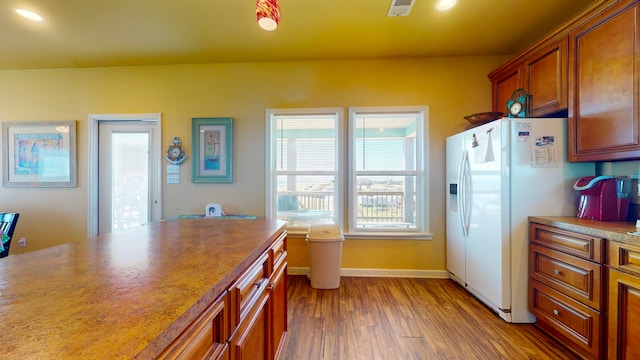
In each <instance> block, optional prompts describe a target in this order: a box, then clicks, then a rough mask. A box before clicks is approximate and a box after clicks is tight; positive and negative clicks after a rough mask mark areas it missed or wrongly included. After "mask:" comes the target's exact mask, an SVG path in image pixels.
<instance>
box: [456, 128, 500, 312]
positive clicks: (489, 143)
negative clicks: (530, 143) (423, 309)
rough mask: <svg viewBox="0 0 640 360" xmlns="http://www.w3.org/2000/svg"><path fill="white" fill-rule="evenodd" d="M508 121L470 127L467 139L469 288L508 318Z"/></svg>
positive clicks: (467, 276)
mask: <svg viewBox="0 0 640 360" xmlns="http://www.w3.org/2000/svg"><path fill="white" fill-rule="evenodd" d="M505 122H506V121H494V122H491V123H488V124H485V125H482V126H479V127H476V128H473V129H471V130H470V131H468V132H466V134H467V139H466V141H465V143H466V145H467V151H468V153H469V167H470V176H471V188H472V189H471V195H470V197H471V214H470V223H469V236H468V237H467V243H466V254H467V256H466V283H467V287H468V290H469V291H470V292H472V293H473V294H474V295H476V296H477V297H478V298H480V299H481V300H483V301H484V302H485V303H486V304H487V305H488V306H490V307H491V308H493V309H494V310H495V311H496V312H498V314H499V315H500V316H502V317H503V318H505V319H506V317H508V311H509V310H510V307H511V302H510V301H511V299H510V256H509V253H510V244H509V230H508V229H509V215H508V214H509V208H508V204H509V201H508V200H509V199H508V197H509V191H508V186H507V185H508V177H509V174H508V172H507V169H508V168H506V167H505V164H507V163H508V155H507V153H506V151H504V147H503V145H504V143H505V141H506V135H505V134H503V130H504V128H505V126H504V125H505ZM505 205H506V207H505Z"/></svg>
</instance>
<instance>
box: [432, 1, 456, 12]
mask: <svg viewBox="0 0 640 360" xmlns="http://www.w3.org/2000/svg"><path fill="white" fill-rule="evenodd" d="M456 3H458V0H440V1H438V4H436V10H438V11H447V10H449V9H451V8H452V7H454V6H455V5H456Z"/></svg>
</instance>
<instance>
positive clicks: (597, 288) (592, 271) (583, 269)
mask: <svg viewBox="0 0 640 360" xmlns="http://www.w3.org/2000/svg"><path fill="white" fill-rule="evenodd" d="M529 257H530V260H529V266H530V270H529V274H530V276H531V278H533V279H536V280H538V281H540V282H542V283H544V284H546V285H548V286H550V287H553V288H555V289H556V290H558V291H561V292H562V293H563V294H565V295H567V296H570V297H572V298H574V299H576V300H578V301H581V302H582V303H584V304H586V305H588V306H591V307H592V308H594V309H595V310H602V295H601V289H602V283H601V279H602V266H601V265H600V264H596V263H594V262H591V261H587V260H583V259H578V258H576V257H574V256H571V255H567V254H564V253H561V252H559V251H555V250H551V249H548V248H545V247H542V246H538V245H531V247H530V251H529Z"/></svg>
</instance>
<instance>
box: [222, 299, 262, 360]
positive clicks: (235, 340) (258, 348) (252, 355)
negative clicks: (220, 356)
mask: <svg viewBox="0 0 640 360" xmlns="http://www.w3.org/2000/svg"><path fill="white" fill-rule="evenodd" d="M268 299H269V294H268V293H267V292H266V291H263V292H261V293H260V296H259V297H258V299H256V302H255V303H254V304H252V306H251V307H250V309H251V312H250V313H249V314H248V316H247V317H246V318H245V319H244V321H243V322H242V323H241V324H240V326H239V327H238V330H237V332H236V333H235V335H233V336H232V338H231V340H230V343H231V346H230V348H231V349H230V354H231V359H232V360H241V359H268V358H269V357H268V343H267V337H268V334H269V326H268V325H269V324H268V322H267V320H268V317H267V311H268V310H267V301H268Z"/></svg>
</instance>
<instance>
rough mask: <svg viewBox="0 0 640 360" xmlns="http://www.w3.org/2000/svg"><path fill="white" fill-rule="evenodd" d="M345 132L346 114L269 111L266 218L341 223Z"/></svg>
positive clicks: (299, 225) (293, 223) (291, 224)
mask: <svg viewBox="0 0 640 360" xmlns="http://www.w3.org/2000/svg"><path fill="white" fill-rule="evenodd" d="M342 128H343V121H342V109H286V110H267V131H266V133H267V141H266V143H267V146H268V149H267V161H266V164H267V171H266V174H267V178H266V184H267V189H266V194H267V199H266V204H267V211H266V213H267V217H277V218H279V219H282V220H286V221H287V222H288V225H287V227H288V229H289V230H295V229H300V230H305V231H306V228H307V227H308V226H309V225H310V224H323V223H328V224H333V223H337V224H342V221H341V218H342V213H343V212H342V209H343V207H342V206H341V204H343V203H344V201H343V196H342V191H341V190H342V187H341V185H340V184H341V174H342V171H341V170H342V167H343V162H342V159H341V157H340V156H341V153H342V152H343V151H342V143H343V141H342V140H341V139H343V138H344V136H343V135H342V134H343V131H342ZM274 215H275V216H274Z"/></svg>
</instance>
